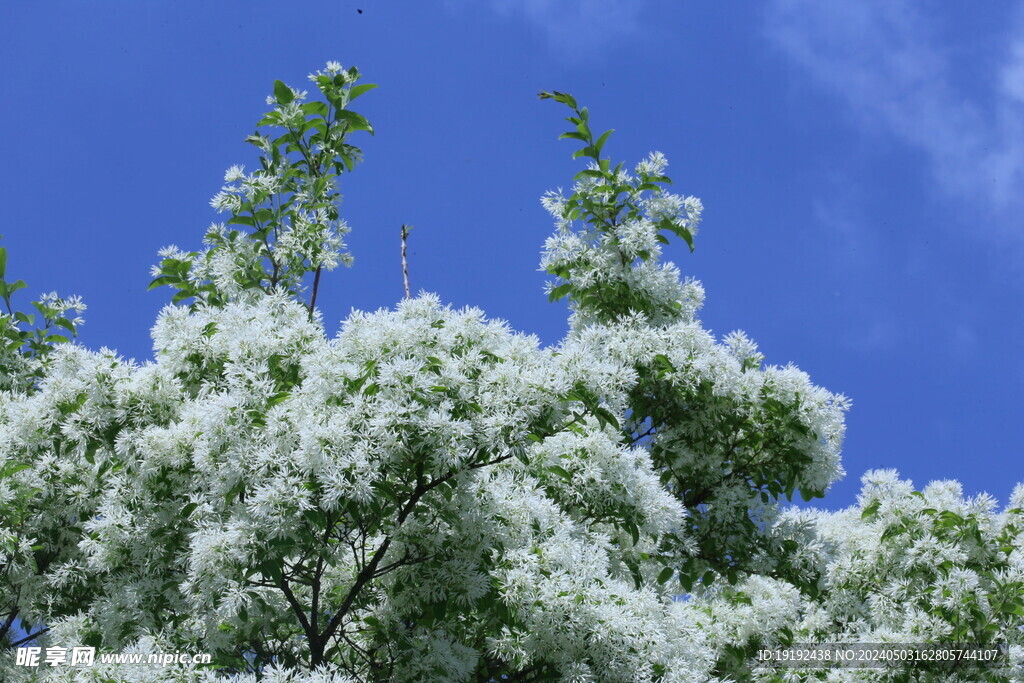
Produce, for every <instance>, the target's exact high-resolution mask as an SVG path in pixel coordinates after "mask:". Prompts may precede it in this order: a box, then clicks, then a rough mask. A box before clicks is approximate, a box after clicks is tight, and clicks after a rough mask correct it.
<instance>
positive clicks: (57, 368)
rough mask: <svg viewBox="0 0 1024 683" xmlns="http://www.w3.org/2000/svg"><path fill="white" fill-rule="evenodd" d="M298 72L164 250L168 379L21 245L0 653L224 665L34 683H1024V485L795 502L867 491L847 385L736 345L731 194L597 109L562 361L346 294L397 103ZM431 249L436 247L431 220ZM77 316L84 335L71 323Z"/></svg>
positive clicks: (572, 108)
mask: <svg viewBox="0 0 1024 683" xmlns="http://www.w3.org/2000/svg"><path fill="white" fill-rule="evenodd" d="M360 78H361V75H360V73H359V71H358V70H357V69H355V68H349V69H344V68H342V66H341V65H340V64H338V63H336V62H329V63H328V64H327V66H326V67H325V68H324V69H323V70H322V71H318V72H316V73H315V74H312V75H311V76H310V80H311V83H312V85H313V86H314V87H315V94H316V97H315V98H312V99H311V98H310V97H309V94H308V93H307V92H304V91H301V90H299V89H297V88H293V87H289V86H287V85H285V84H284V83H282V82H281V81H276V82H275V83H274V87H273V95H272V96H271V97H269V98H268V104H269V105H270V106H271V110H270V111H269V112H268V113H266V114H265V115H264V116H263V117H262V118H261V119H260V120H259V122H258V124H257V131H256V132H255V133H254V134H253V135H251V136H249V137H248V138H247V142H249V143H251V144H252V145H253V146H254V147H255V148H256V149H257V151H258V152H259V155H260V156H259V161H258V166H257V167H256V168H255V170H254V171H252V172H249V173H247V172H246V171H245V169H244V168H243V167H241V166H234V167H232V168H231V169H229V170H228V171H227V173H226V175H225V185H224V187H223V189H222V191H221V192H220V193H219V194H218V195H217V196H216V197H214V199H213V201H212V205H213V206H214V207H215V208H216V209H218V210H219V211H221V212H222V213H223V214H225V215H226V216H227V219H226V220H225V221H224V222H222V223H216V224H214V225H213V226H211V227H210V229H209V230H208V231H207V233H206V236H205V247H204V248H203V249H202V250H198V251H183V250H181V249H178V248H177V247H173V246H172V247H168V248H166V249H164V250H162V251H161V252H160V261H159V263H158V264H157V265H156V266H154V269H153V276H154V278H155V279H154V280H153V282H152V286H153V287H160V286H168V287H170V288H171V289H172V290H173V291H174V294H173V295H172V301H171V303H170V304H169V305H168V306H167V307H166V308H164V310H163V311H162V312H161V313H160V315H159V318H158V319H157V321H156V324H155V325H154V327H153V332H152V336H153V342H154V349H155V354H154V359H153V360H152V361H149V362H145V363H142V364H137V363H134V362H130V361H126V360H124V359H122V358H120V357H119V356H118V355H117V354H116V353H114V352H112V351H109V350H101V351H98V352H97V351H90V350H88V349H86V348H84V347H82V346H81V345H78V344H75V343H72V342H71V340H72V339H73V338H74V335H75V332H76V330H77V328H76V325H77V324H79V323H80V319H78V317H77V316H78V313H80V312H81V310H82V309H83V306H82V304H81V302H80V301H78V300H77V299H75V298H60V297H58V296H57V295H56V294H53V295H48V296H46V297H43V298H42V299H41V300H40V301H37V302H35V303H34V304H33V307H34V309H35V313H34V314H28V313H25V312H21V311H16V310H15V309H14V308H13V304H12V295H14V294H15V293H16V292H17V290H18V289H20V288H22V287H23V286H24V283H22V282H20V281H16V282H14V283H8V282H7V280H6V279H5V277H6V272H5V265H6V252H5V251H3V250H2V249H0V295H2V296H3V298H4V301H5V303H6V305H7V310H6V312H5V313H4V314H3V315H2V316H0V336H2V338H3V345H2V347H0V366H2V367H3V375H2V379H0V513H2V514H0V586H2V590H0V643H6V645H7V646H8V648H9V649H12V650H13V649H14V648H18V647H21V648H24V647H26V646H28V645H41V646H42V647H44V648H50V647H64V648H71V647H75V646H79V645H83V646H88V647H94V648H97V650H98V651H99V652H143V653H148V652H190V653H209V654H210V655H211V657H212V666H199V667H195V666H192V665H186V664H175V665H173V666H165V667H158V666H152V665H147V664H139V665H132V664H124V663H118V664H115V663H104V662H97V663H96V664H95V665H94V666H91V667H83V666H70V665H69V666H43V667H26V666H19V665H18V664H17V663H16V662H15V661H14V657H13V655H11V656H8V653H6V652H5V653H4V655H3V658H0V677H3V678H4V680H23V679H24V680H96V681H108V680H115V681H192V680H207V679H208V680H214V679H221V678H223V677H227V676H234V677H236V678H237V679H238V680H244V681H249V680H269V681H335V682H341V681H547V680H562V681H607V682H615V681H664V682H666V683H667V682H669V681H701V680H942V681H945V680H979V679H984V680H1019V677H1020V676H1021V670H1020V667H1021V661H1022V659H1024V656H1022V654H1024V650H1021V649H1020V644H1021V627H1022V625H1024V598H1022V595H1024V547H1022V546H1024V541H1022V540H1021V535H1020V533H1019V530H1018V527H1019V526H1020V525H1021V523H1022V516H1024V510H1022V508H1024V489H1022V488H1018V489H1017V491H1016V493H1015V495H1014V499H1013V500H1012V501H1011V504H1010V507H1009V508H1007V509H1006V510H1005V511H1002V512H1000V511H998V510H997V509H996V506H995V503H994V501H992V500H990V499H988V498H985V497H981V498H974V499H964V497H963V495H962V492H961V491H960V489H959V487H958V486H957V485H956V484H955V483H938V484H933V485H931V486H929V487H927V488H925V489H924V490H923V491H920V492H917V491H914V490H913V488H912V486H911V485H910V484H909V483H907V482H902V481H900V480H899V479H898V476H897V475H896V474H895V473H893V472H874V473H869V474H868V475H866V476H865V479H864V483H865V487H864V491H863V493H862V496H861V499H860V503H859V506H858V507H856V508H853V509H850V510H845V511H841V512H835V513H829V512H815V511H806V510H799V509H791V508H787V507H785V506H784V504H785V503H786V502H787V501H790V500H792V499H793V498H794V496H795V495H797V494H799V495H801V496H802V497H803V498H804V499H805V500H811V499H814V498H818V497H821V496H823V495H824V494H825V491H826V490H827V489H828V487H829V485H830V484H831V483H832V482H834V481H836V479H837V478H839V477H840V476H842V474H843V470H842V467H841V463H840V449H841V445H842V439H843V433H844V414H845V412H846V411H847V409H848V407H849V402H848V400H847V399H846V398H845V397H843V396H842V395H838V394H833V393H830V392H829V391H826V390H825V389H822V388H820V387H817V386H815V385H814V384H812V383H811V381H810V379H809V378H808V377H807V375H806V374H804V373H803V372H801V371H800V370H798V369H797V368H795V367H793V366H786V367H778V366H773V365H766V364H765V362H764V357H763V355H762V354H760V353H759V352H758V350H757V346H756V345H755V344H754V343H753V342H752V341H751V340H750V339H748V338H747V336H746V335H745V334H744V333H742V332H734V333H731V334H729V335H726V336H725V337H724V338H721V339H717V338H715V337H714V336H713V335H711V334H710V333H709V332H708V331H707V330H705V329H704V328H703V327H702V326H701V323H700V320H699V318H698V313H699V310H700V308H701V305H702V302H703V289H702V288H701V285H700V284H699V283H698V282H696V281H693V280H691V279H687V278H683V277H682V276H681V275H680V272H679V270H678V268H677V267H676V266H675V265H673V264H672V263H671V262H668V261H665V260H663V258H662V253H663V248H664V247H665V246H666V245H668V244H670V242H671V241H672V240H673V239H675V240H680V241H682V242H683V243H685V244H686V245H687V246H688V247H689V249H690V251H692V250H693V249H694V246H695V239H696V237H697V234H698V228H699V226H700V217H701V211H702V206H701V203H700V201H699V200H697V199H696V198H694V197H688V196H684V195H679V194H674V193H672V192H670V191H669V189H668V188H669V186H670V184H671V180H670V178H669V177H668V176H667V175H666V169H667V161H666V159H665V157H664V156H663V155H662V154H661V153H658V152H655V153H652V154H651V155H650V156H649V157H647V158H646V159H643V160H641V161H640V162H639V163H637V164H635V165H634V166H632V167H627V166H626V165H625V164H624V163H617V162H614V161H612V160H611V159H610V158H609V157H608V156H606V155H605V152H604V150H605V146H606V143H607V142H608V140H609V136H610V134H611V131H607V132H604V133H602V134H600V135H596V134H595V133H594V131H593V130H592V129H591V124H590V114H589V111H588V110H587V109H586V108H585V107H582V106H580V105H579V104H578V103H577V102H576V101H575V99H574V98H573V97H572V96H571V95H568V94H566V93H561V92H543V93H541V98H542V99H549V100H554V101H555V102H556V103H557V104H560V105H562V106H564V107H566V110H567V112H568V117H567V121H568V123H569V125H570V129H569V130H568V132H566V133H564V134H563V135H562V137H563V138H568V139H571V140H574V141H576V142H577V143H578V144H579V148H578V149H577V150H576V152H575V154H574V156H575V157H577V158H582V159H583V160H584V162H585V168H583V169H582V170H581V171H580V172H579V173H578V174H577V175H576V176H575V178H574V179H573V185H572V187H571V189H570V190H569V192H567V193H561V192H553V193H548V194H547V195H545V197H544V198H543V203H544V206H545V207H546V208H547V209H548V211H549V212H550V213H551V215H552V217H553V219H554V222H555V232H554V234H553V235H552V236H551V237H550V238H549V239H548V241H547V243H546V244H545V245H544V250H543V254H542V260H541V265H542V267H543V268H544V269H545V270H546V271H547V272H548V273H549V274H550V275H551V277H552V280H551V282H550V285H549V292H548V293H549V296H550V298H551V299H552V300H561V299H565V300H567V301H568V304H569V310H570V315H571V318H570V323H571V325H570V331H569V333H568V335H567V336H566V337H565V339H564V340H562V341H561V342H560V343H559V344H558V345H556V346H554V347H547V348H545V347H542V346H541V345H540V344H539V342H538V340H537V339H536V338H535V337H533V336H530V335H528V334H524V333H520V332H516V331H514V330H511V329H509V327H508V326H507V325H506V324H505V323H503V322H501V321H497V320H490V319H488V318H487V317H486V316H485V315H484V313H483V312H481V311H479V310H476V309H471V308H470V309H464V310H454V309H452V308H451V307H449V306H446V305H444V304H443V303H442V302H441V301H440V300H439V299H438V298H437V297H435V296H432V295H427V294H424V295H420V296H419V297H416V298H407V299H405V300H403V301H401V302H399V303H398V304H397V306H396V307H395V308H394V309H393V310H382V311H378V312H375V313H362V312H356V313H353V314H352V315H351V316H349V317H348V318H347V319H346V320H345V321H344V322H343V323H342V325H341V328H340V330H339V331H338V332H337V333H336V334H334V335H333V336H329V333H328V331H327V328H326V326H325V323H324V321H323V317H322V313H321V311H320V310H319V309H318V308H317V305H316V299H317V292H318V288H319V286H320V282H321V277H322V275H323V273H324V272H325V271H330V270H332V269H334V268H335V267H336V266H337V265H339V264H344V263H347V262H348V261H349V255H348V252H347V247H346V246H345V243H344V236H345V234H346V233H347V232H348V229H349V228H348V226H347V225H346V224H345V222H344V220H343V219H342V218H341V217H340V213H339V209H338V199H339V192H338V183H339V181H340V180H341V179H342V178H343V176H344V175H345V174H347V173H350V172H352V171H353V170H354V168H355V167H356V164H357V163H358V161H359V160H360V158H361V151H360V149H359V148H358V147H356V146H355V145H354V144H353V143H354V141H355V136H356V135H358V134H361V133H370V134H372V133H373V128H372V126H371V125H370V123H369V122H368V121H367V120H366V119H365V118H364V117H363V116H361V115H359V114H357V113H356V112H354V111H353V110H352V109H351V108H350V106H351V104H352V102H353V101H355V100H356V98H358V97H359V96H361V95H363V94H364V93H366V92H368V91H369V90H371V89H373V88H374V87H375V86H373V85H372V84H366V83H361V82H360ZM402 230H403V233H402V234H403V237H404V235H405V234H406V232H405V231H406V227H405V226H402ZM58 328H59V329H58ZM831 642H847V643H932V644H946V643H974V644H980V645H1001V646H1002V645H1005V646H1006V647H1004V649H1003V650H1001V657H1002V659H1001V660H1000V664H999V666H987V667H980V665H978V663H977V662H958V663H954V664H951V663H949V662H945V661H942V662H938V661H928V662H921V661H916V662H909V663H908V662H903V663H897V664H892V665H890V666H888V667H886V668H877V669H856V670H854V669H821V668H819V669H786V668H772V667H768V666H759V665H758V662H757V661H755V657H756V654H757V652H758V651H759V650H760V649H763V648H766V647H786V646H789V645H791V644H794V643H831Z"/></svg>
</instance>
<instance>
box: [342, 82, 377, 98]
mask: <svg viewBox="0 0 1024 683" xmlns="http://www.w3.org/2000/svg"><path fill="white" fill-rule="evenodd" d="M376 87H377V85H376V84H374V83H363V84H362V85H355V86H352V88H351V89H350V90H349V91H348V101H349V102H351V101H352V100H354V99H355V98H357V97H359V96H360V95H362V94H363V93H364V92H367V91H369V90H373V89H374V88H376Z"/></svg>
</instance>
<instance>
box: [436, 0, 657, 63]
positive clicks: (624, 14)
mask: <svg viewBox="0 0 1024 683" xmlns="http://www.w3.org/2000/svg"><path fill="white" fill-rule="evenodd" d="M466 2H479V0H448V4H449V6H459V5H464V4H465V3H466ZM483 4H485V5H486V6H488V7H490V8H491V9H492V10H493V11H494V12H496V13H497V14H498V15H500V16H506V17H515V18H518V19H520V20H523V21H525V22H527V23H528V24H530V25H531V26H532V27H533V28H534V29H536V30H538V31H539V32H540V33H541V34H542V35H543V36H544V37H545V39H546V40H547V42H548V44H549V46H550V47H551V48H552V49H553V50H554V51H556V52H558V53H559V54H561V55H562V56H564V57H568V58H570V59H571V58H585V57H591V56H593V55H594V54H595V53H597V52H599V51H601V50H604V49H606V48H607V47H608V46H607V41H608V40H610V39H618V38H626V37H629V36H632V35H634V34H636V33H637V29H638V28H639V20H638V15H639V13H640V10H641V9H642V7H643V5H644V0H484V3H483Z"/></svg>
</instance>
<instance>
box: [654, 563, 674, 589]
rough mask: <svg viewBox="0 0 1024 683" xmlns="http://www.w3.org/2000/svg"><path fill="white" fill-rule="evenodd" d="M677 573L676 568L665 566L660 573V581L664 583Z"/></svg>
mask: <svg viewBox="0 0 1024 683" xmlns="http://www.w3.org/2000/svg"><path fill="white" fill-rule="evenodd" d="M675 573H676V570H675V569H673V568H672V567H665V568H664V569H662V570H661V573H660V574H658V583H660V584H662V585H664V584H665V583H666V582H667V581H668V580H669V579H671V578H672V576H673V574H675Z"/></svg>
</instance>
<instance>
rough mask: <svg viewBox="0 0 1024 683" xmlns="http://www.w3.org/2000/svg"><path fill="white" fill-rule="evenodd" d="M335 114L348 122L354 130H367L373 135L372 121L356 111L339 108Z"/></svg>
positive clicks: (339, 118)
mask: <svg viewBox="0 0 1024 683" xmlns="http://www.w3.org/2000/svg"><path fill="white" fill-rule="evenodd" d="M334 116H335V118H337V119H338V120H340V121H345V122H346V123H348V126H349V128H350V129H352V130H365V131H366V132H368V133H369V134H370V135H373V126H371V125H370V122H369V121H367V120H366V119H365V118H364V117H363V116H360V115H359V114H357V113H355V112H354V111H349V110H347V109H339V110H338V111H337V112H335V114H334Z"/></svg>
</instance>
